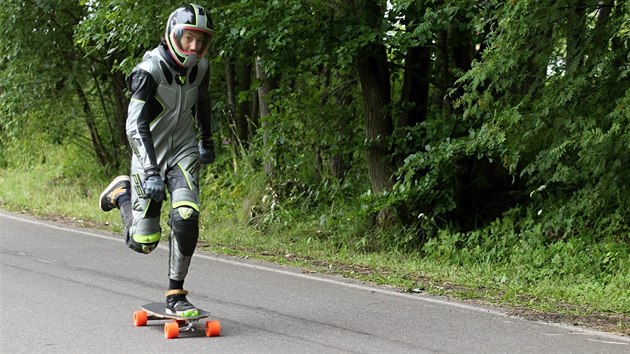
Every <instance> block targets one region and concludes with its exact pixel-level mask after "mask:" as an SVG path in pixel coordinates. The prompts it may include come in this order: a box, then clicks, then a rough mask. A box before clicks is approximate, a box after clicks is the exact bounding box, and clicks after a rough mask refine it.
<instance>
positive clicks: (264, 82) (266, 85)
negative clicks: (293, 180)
mask: <svg viewBox="0 0 630 354" xmlns="http://www.w3.org/2000/svg"><path fill="white" fill-rule="evenodd" d="M256 78H258V79H259V80H260V81H261V84H260V86H259V87H258V103H259V108H260V120H261V122H262V127H263V128H264V127H265V126H266V125H267V122H266V120H265V119H264V118H265V117H267V116H269V114H270V113H271V110H270V109H269V102H268V101H267V99H268V97H269V93H271V83H270V82H269V80H268V78H267V75H266V74H265V73H264V72H263V70H262V63H261V62H260V57H258V56H257V57H256ZM263 131H264V133H263V144H264V145H265V146H267V144H269V138H270V135H269V131H267V130H265V129H263ZM274 159H275V157H274V156H268V157H267V158H266V159H265V162H264V169H265V173H266V174H267V177H268V178H269V180H272V179H273V176H274V169H273V166H274V164H273V162H274Z"/></svg>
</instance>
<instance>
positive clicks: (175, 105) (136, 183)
mask: <svg viewBox="0 0 630 354" xmlns="http://www.w3.org/2000/svg"><path fill="white" fill-rule="evenodd" d="M170 59H171V58H170V57H169V54H168V53H167V51H166V50H165V48H164V47H163V46H162V45H160V46H158V47H157V48H155V49H154V50H152V51H150V52H147V53H146V54H145V56H144V58H143V61H142V62H141V63H140V64H138V65H137V66H136V67H135V68H134V70H133V71H132V73H131V74H130V75H129V78H128V85H129V89H130V91H131V101H130V103H129V108H128V115H127V126H126V130H127V138H128V139H129V143H130V145H131V148H132V150H133V155H132V159H131V205H132V209H133V223H132V225H131V226H130V227H129V229H128V230H127V244H128V245H129V247H131V248H132V249H134V250H136V251H138V252H143V253H149V252H151V251H152V250H153V249H155V247H157V244H158V242H159V240H160V236H161V227H160V211H161V206H162V202H156V201H155V200H152V199H148V198H145V197H144V190H143V188H142V186H143V183H144V181H145V180H146V178H147V177H149V176H152V175H159V176H160V177H161V178H162V180H163V181H165V184H166V187H167V190H168V191H169V193H170V200H169V202H170V204H171V205H170V207H171V210H170V214H169V226H170V228H171V234H170V237H169V241H170V260H169V265H170V271H169V276H170V278H171V279H173V280H181V281H183V280H184V278H185V277H186V274H187V273H188V267H189V265H190V260H191V257H192V255H193V253H194V250H195V246H196V244H197V239H198V237H199V225H198V218H199V210H200V208H199V186H198V176H199V165H200V163H199V151H198V147H197V141H198V138H197V134H199V139H201V140H203V141H208V140H209V139H211V129H210V107H209V95H208V82H209V78H208V76H209V74H208V60H207V59H206V58H203V59H200V60H199V61H198V63H197V65H195V66H194V67H192V68H190V69H188V70H182V69H180V68H179V67H178V66H177V65H175V64H174V63H173V62H172V60H170Z"/></svg>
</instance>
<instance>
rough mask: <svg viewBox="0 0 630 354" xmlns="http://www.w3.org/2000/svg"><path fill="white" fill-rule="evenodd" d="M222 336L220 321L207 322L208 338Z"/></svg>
mask: <svg viewBox="0 0 630 354" xmlns="http://www.w3.org/2000/svg"><path fill="white" fill-rule="evenodd" d="M219 335H221V323H219V321H208V322H206V337H217V336H219Z"/></svg>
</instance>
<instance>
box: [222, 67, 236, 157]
mask: <svg viewBox="0 0 630 354" xmlns="http://www.w3.org/2000/svg"><path fill="white" fill-rule="evenodd" d="M223 65H224V68H225V100H226V104H227V108H228V121H229V122H228V124H229V127H230V133H231V136H230V144H232V145H233V147H234V150H235V151H238V150H239V149H238V146H239V134H238V129H239V127H238V123H237V122H236V97H235V91H236V79H235V76H236V74H235V67H234V61H233V59H232V58H231V57H226V58H223Z"/></svg>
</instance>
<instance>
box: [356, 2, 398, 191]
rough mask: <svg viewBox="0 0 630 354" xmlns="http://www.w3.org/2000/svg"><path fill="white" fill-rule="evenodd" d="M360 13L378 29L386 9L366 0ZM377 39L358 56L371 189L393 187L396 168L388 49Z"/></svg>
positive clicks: (388, 189) (385, 189) (369, 23)
mask: <svg viewBox="0 0 630 354" xmlns="http://www.w3.org/2000/svg"><path fill="white" fill-rule="evenodd" d="M363 5H364V6H363V7H361V8H359V9H357V10H358V11H357V14H358V15H359V16H361V17H363V18H364V21H366V22H367V23H366V24H367V25H368V26H369V27H371V28H374V29H378V28H379V27H380V24H381V22H382V19H383V16H384V13H383V11H384V9H382V8H381V7H380V6H379V4H378V3H377V2H376V1H374V0H366V1H364V2H363ZM377 41H379V40H378V39H377V40H376V41H375V42H372V43H369V44H367V45H365V46H364V47H363V48H361V49H360V50H359V52H358V53H357V58H356V66H357V71H358V73H359V81H360V83H361V91H362V96H363V110H364V114H365V141H366V145H367V146H366V149H367V164H368V166H367V167H368V174H369V177H370V182H371V185H372V189H374V191H375V192H376V193H381V192H383V191H390V190H391V188H392V186H393V182H392V176H393V173H394V169H393V166H392V161H391V157H392V156H391V151H390V148H389V143H390V139H391V137H392V133H393V123H392V116H391V113H390V112H389V111H388V109H387V106H388V105H389V104H390V103H391V83H390V72H389V67H388V61H387V49H386V48H385V45H383V44H382V43H380V42H377Z"/></svg>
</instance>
